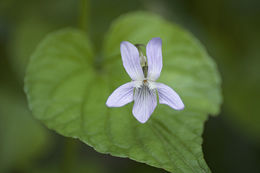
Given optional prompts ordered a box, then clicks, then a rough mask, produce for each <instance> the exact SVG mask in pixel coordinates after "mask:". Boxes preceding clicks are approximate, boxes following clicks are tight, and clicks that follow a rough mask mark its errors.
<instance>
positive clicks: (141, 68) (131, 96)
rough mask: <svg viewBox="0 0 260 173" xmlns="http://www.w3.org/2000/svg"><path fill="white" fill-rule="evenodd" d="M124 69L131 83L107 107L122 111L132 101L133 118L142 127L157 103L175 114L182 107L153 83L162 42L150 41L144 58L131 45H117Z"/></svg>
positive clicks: (171, 93) (166, 88)
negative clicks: (171, 109) (169, 108)
mask: <svg viewBox="0 0 260 173" xmlns="http://www.w3.org/2000/svg"><path fill="white" fill-rule="evenodd" d="M120 50H121V56H122V61H123V65H124V68H125V70H126V72H127V73H128V75H129V76H130V77H131V79H132V81H131V82H128V83H125V84H124V85H122V86H120V87H118V88H117V89H116V90H115V91H114V92H113V93H112V94H111V95H110V96H109V97H108V99H107V102H106V105H107V106H108V107H121V106H124V105H126V104H128V103H130V102H132V101H134V106H133V111H132V112H133V115H134V117H135V118H136V119H137V120H138V121H139V122H141V123H145V122H146V121H147V120H148V119H149V117H150V116H151V114H152V113H153V111H154V109H155V107H156V106H157V93H158V96H159V103H160V104H166V105H168V106H170V107H171V108H173V109H175V110H182V109H183V108H184V104H183V102H182V100H181V98H180V97H179V95H178V94H177V93H176V92H175V91H174V90H173V89H172V88H170V87H169V86H167V85H165V84H162V83H157V82H155V81H156V80H157V79H158V78H159V76H160V73H161V70H162V40H161V39H160V38H153V39H151V40H150V41H149V42H148V44H147V46H146V56H147V59H146V57H145V56H144V55H143V54H142V52H141V51H140V52H139V51H138V49H137V47H136V46H134V45H133V44H131V43H129V42H127V41H123V42H122V43H121V45H120Z"/></svg>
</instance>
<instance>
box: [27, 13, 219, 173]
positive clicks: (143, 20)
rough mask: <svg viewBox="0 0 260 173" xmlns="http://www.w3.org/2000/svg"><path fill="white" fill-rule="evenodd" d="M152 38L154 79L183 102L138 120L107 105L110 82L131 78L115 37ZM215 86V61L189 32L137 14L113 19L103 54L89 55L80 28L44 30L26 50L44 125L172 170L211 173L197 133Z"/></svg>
mask: <svg viewBox="0 0 260 173" xmlns="http://www.w3.org/2000/svg"><path fill="white" fill-rule="evenodd" d="M152 37H161V38H162V40H163V62H164V67H163V71H162V74H161V77H160V80H161V82H163V83H165V84H167V85H170V86H171V87H173V88H174V89H175V90H176V91H177V92H178V93H179V94H180V96H181V97H182V99H183V100H184V104H185V106H186V107H185V109H184V110H183V111H175V110H172V109H171V108H169V107H167V106H165V105H159V106H158V107H157V108H156V110H155V112H154V113H153V115H152V116H151V118H150V120H149V121H148V122H147V123H145V124H141V123H139V122H138V121H137V120H136V119H135V118H134V117H133V115H132V110H131V109H132V104H128V105H126V106H124V107H121V108H107V107H106V106H105V102H106V99H107V97H108V96H109V95H110V94H111V92H112V91H113V90H114V89H115V88H117V87H118V86H119V85H122V84H124V83H125V82H128V81H130V78H129V77H128V76H127V74H126V72H125V71H124V69H123V66H122V62H121V57H120V51H119V45H120V42H121V41H124V40H126V41H130V42H132V43H143V44H146V43H147V42H148V40H149V39H151V38H152ZM99 55H100V54H99ZM99 62H101V63H99ZM219 85H220V81H219V76H218V72H217V70H216V67H215V64H214V62H213V61H212V59H211V58H210V57H209V56H208V55H207V53H206V51H205V50H204V48H203V47H202V46H201V45H200V43H199V42H198V41H197V40H196V39H195V38H193V37H192V36H191V35H190V34H189V33H187V32H185V31H183V29H180V28H179V27H177V26H175V25H172V24H171V23H168V22H166V21H165V20H163V19H161V18H160V17H158V16H154V15H151V14H149V13H141V12H140V13H132V14H128V15H125V16H122V17H120V18H119V19H118V20H116V21H115V22H114V23H113V25H112V27H111V29H110V31H109V32H108V33H107V35H106V38H105V43H104V51H103V59H100V56H95V55H94V54H93V52H92V49H91V46H90V43H89V41H88V39H87V37H86V36H85V35H84V34H83V33H82V32H81V31H78V30H73V29H65V30H62V31H58V32H56V33H53V34H50V35H49V36H48V37H47V38H46V39H44V40H43V41H42V42H41V44H40V45H39V47H38V48H37V50H36V51H35V52H34V54H33V55H32V57H31V61H30V63H29V66H28V69H27V74H26V79H25V89H26V93H27V96H28V100H29V104H30V107H31V109H32V111H33V114H34V115H35V116H36V117H37V118H38V119H40V120H41V121H43V122H44V123H45V124H46V125H47V126H48V127H49V128H51V129H54V130H56V131H57V132H58V133H60V134H62V135H64V136H69V137H74V138H79V139H80V140H81V141H83V142H84V143H86V144H88V145H90V146H92V147H94V149H96V150H97V151H99V152H101V153H110V154H111V155H114V156H119V157H129V158H131V159H133V160H136V161H138V162H144V163H146V164H149V165H152V166H155V167H159V168H163V169H165V170H168V171H171V172H210V170H209V168H208V167H207V165H206V163H205V161H204V159H203V153H202V149H201V144H202V138H201V134H202V131H203V123H204V121H205V120H206V119H207V115H208V114H217V113H218V111H219V105H220V102H221V95H220V86H219Z"/></svg>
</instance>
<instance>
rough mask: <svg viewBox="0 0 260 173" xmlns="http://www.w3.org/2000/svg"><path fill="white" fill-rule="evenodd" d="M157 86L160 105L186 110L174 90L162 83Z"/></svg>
mask: <svg viewBox="0 0 260 173" xmlns="http://www.w3.org/2000/svg"><path fill="white" fill-rule="evenodd" d="M156 86H157V90H158V95H159V103H161V104H166V105H168V106H170V107H172V108H173V109H176V110H182V109H184V104H183V102H182V100H181V98H180V96H179V95H178V94H177V93H176V92H175V91H174V90H173V89H172V88H170V87H169V86H167V85H165V84H162V83H156Z"/></svg>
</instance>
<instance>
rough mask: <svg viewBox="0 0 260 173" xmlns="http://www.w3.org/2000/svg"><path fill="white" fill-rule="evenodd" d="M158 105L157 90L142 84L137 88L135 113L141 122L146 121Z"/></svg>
mask: <svg viewBox="0 0 260 173" xmlns="http://www.w3.org/2000/svg"><path fill="white" fill-rule="evenodd" d="M156 105H157V98H156V92H155V90H149V88H148V87H147V86H144V85H143V86H142V87H141V88H137V89H136V90H135V95H134V107H133V115H134V117H135V118H136V119H137V120H138V121H139V122H141V123H145V122H146V121H147V120H148V119H149V118H150V116H151V114H152V113H153V111H154V109H155V107H156Z"/></svg>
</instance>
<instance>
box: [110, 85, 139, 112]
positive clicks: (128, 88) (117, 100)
mask: <svg viewBox="0 0 260 173" xmlns="http://www.w3.org/2000/svg"><path fill="white" fill-rule="evenodd" d="M133 93H134V84H133V82H128V83H126V84H124V85H121V86H120V87H118V88H117V89H116V90H115V91H114V92H113V93H112V94H111V95H110V96H109V97H108V99H107V102H106V105H107V106H108V107H121V106H124V105H126V104H127V103H130V102H131V101H133V99H134V97H133Z"/></svg>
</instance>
